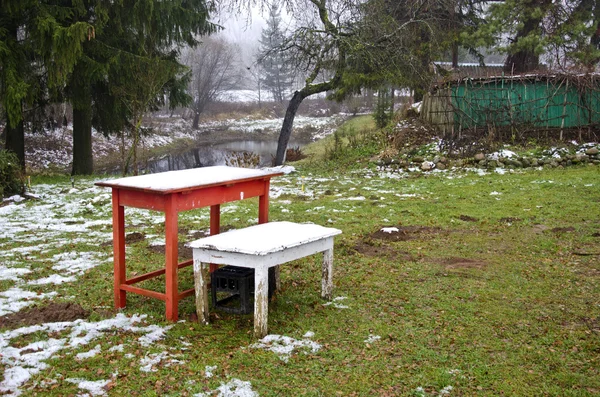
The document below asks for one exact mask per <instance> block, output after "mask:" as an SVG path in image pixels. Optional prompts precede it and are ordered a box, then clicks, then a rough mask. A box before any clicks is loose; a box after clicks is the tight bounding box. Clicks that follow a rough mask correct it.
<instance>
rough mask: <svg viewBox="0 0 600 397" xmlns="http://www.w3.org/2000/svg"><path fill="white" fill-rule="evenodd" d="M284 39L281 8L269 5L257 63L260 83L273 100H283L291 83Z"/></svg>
mask: <svg viewBox="0 0 600 397" xmlns="http://www.w3.org/2000/svg"><path fill="white" fill-rule="evenodd" d="M284 41H285V37H284V32H283V30H282V28H281V10H279V8H278V7H277V5H275V4H273V5H271V8H270V9H269V19H267V26H266V27H265V28H263V30H262V32H261V37H260V40H259V42H260V52H259V56H258V59H257V63H259V64H260V65H261V71H262V76H261V83H262V86H263V87H265V89H267V90H268V91H270V92H271V94H272V95H273V100H275V101H277V102H283V100H284V98H285V92H286V91H287V90H288V89H289V88H290V86H291V84H292V73H291V65H290V60H289V59H288V57H287V56H286V53H285V52H284V51H282V45H283V43H284Z"/></svg>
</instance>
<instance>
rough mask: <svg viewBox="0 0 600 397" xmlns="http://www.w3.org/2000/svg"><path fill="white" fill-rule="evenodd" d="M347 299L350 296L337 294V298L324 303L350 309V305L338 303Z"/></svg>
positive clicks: (337, 307) (324, 304)
mask: <svg viewBox="0 0 600 397" xmlns="http://www.w3.org/2000/svg"><path fill="white" fill-rule="evenodd" d="M345 299H348V297H347V296H336V297H335V298H333V299H332V301H331V302H327V303H323V306H330V305H331V306H333V307H335V308H336V309H348V308H349V306H347V305H342V304H340V303H338V302H339V301H343V300H345Z"/></svg>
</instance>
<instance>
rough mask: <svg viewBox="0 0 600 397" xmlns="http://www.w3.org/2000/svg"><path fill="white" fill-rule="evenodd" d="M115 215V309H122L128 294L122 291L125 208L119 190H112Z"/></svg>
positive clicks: (123, 279) (123, 278) (123, 280)
mask: <svg viewBox="0 0 600 397" xmlns="http://www.w3.org/2000/svg"><path fill="white" fill-rule="evenodd" d="M112 213H113V255H114V273H115V274H114V293H115V308H116V309H122V308H124V307H125V305H126V303H127V302H126V293H125V291H123V290H121V285H122V284H125V280H126V277H125V275H126V272H125V208H124V207H123V206H122V205H120V204H119V189H116V188H113V190H112Z"/></svg>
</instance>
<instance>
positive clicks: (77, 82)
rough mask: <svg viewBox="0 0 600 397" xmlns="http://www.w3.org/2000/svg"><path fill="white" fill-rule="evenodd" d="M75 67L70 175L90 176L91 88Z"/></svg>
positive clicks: (80, 70) (91, 156) (78, 68)
mask: <svg viewBox="0 0 600 397" xmlns="http://www.w3.org/2000/svg"><path fill="white" fill-rule="evenodd" d="M82 69H83V68H82V67H81V66H75V70H74V72H73V76H74V78H73V79H72V90H73V98H74V100H73V169H72V171H71V174H72V175H90V174H92V173H93V172H94V157H93V153H92V87H91V85H90V84H89V83H88V82H87V79H85V77H84V76H85V75H84V73H85V71H84V70H82Z"/></svg>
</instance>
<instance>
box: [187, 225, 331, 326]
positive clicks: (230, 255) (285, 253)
mask: <svg viewBox="0 0 600 397" xmlns="http://www.w3.org/2000/svg"><path fill="white" fill-rule="evenodd" d="M341 232H342V231H341V230H338V229H334V228H327V227H323V226H319V225H313V224H298V223H292V222H271V223H264V224H260V225H256V226H250V227H247V228H244V229H236V230H232V231H229V232H225V233H221V234H217V235H213V236H210V237H205V238H202V239H199V240H196V241H193V242H191V243H188V244H187V246H188V247H191V248H193V252H194V279H195V280H198V284H199V283H202V284H201V285H200V287H201V290H199V289H198V284H196V310H197V311H198V320H199V321H201V318H202V319H206V321H208V302H207V299H208V293H207V284H208V282H207V281H206V280H204V281H202V280H203V279H202V278H198V277H197V276H196V263H202V264H203V266H204V264H206V263H214V264H218V265H233V266H240V267H246V268H253V269H254V335H255V336H256V337H257V338H262V337H264V336H265V335H267V329H268V326H267V325H268V312H269V307H268V285H269V277H268V274H269V272H268V269H269V268H270V267H273V266H278V265H281V264H284V263H286V262H290V261H293V260H296V259H300V258H304V257H306V256H309V255H313V254H316V253H319V252H323V264H322V268H321V275H322V278H321V296H322V297H323V298H326V299H331V298H332V294H333V237H334V236H336V235H338V234H340V233H341ZM276 282H278V280H277V281H276ZM199 294H201V295H202V296H204V298H201V299H198V295H199ZM199 305H200V306H199ZM204 310H206V312H205V313H204ZM201 312H202V315H201Z"/></svg>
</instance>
